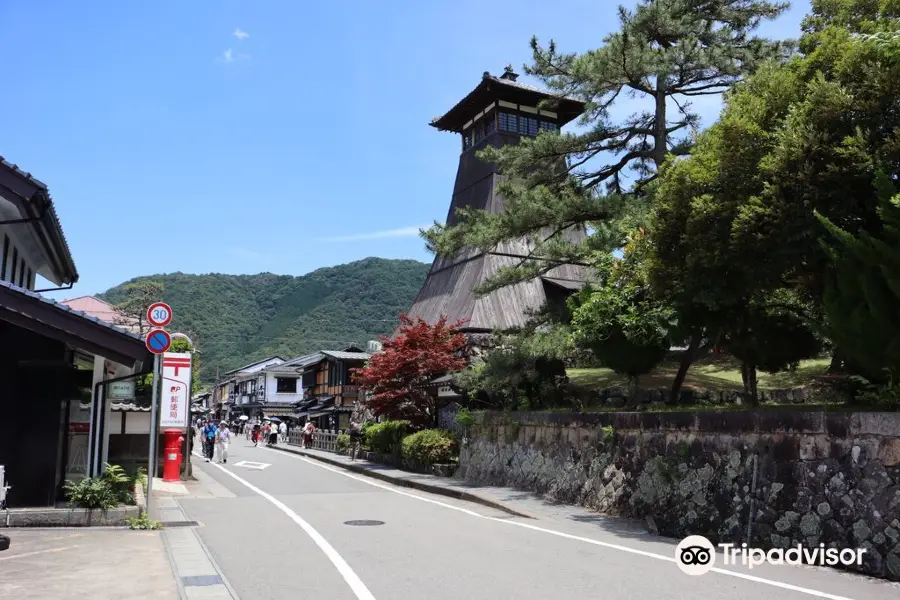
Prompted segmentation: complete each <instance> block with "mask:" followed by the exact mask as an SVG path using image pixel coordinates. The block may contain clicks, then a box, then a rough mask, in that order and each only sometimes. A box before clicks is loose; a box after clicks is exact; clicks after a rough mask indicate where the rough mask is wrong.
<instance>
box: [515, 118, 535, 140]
mask: <svg viewBox="0 0 900 600" xmlns="http://www.w3.org/2000/svg"><path fill="white" fill-rule="evenodd" d="M519 133H520V134H521V135H532V136H534V135H537V134H538V120H537V119H535V118H533V117H524V116H520V117H519Z"/></svg>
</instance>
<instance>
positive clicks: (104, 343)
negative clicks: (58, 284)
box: [0, 281, 153, 369]
mask: <svg viewBox="0 0 900 600" xmlns="http://www.w3.org/2000/svg"><path fill="white" fill-rule="evenodd" d="M0 320H3V321H6V322H7V323H12V324H13V325H17V326H19V327H22V328H23V329H28V330H29V331H33V332H35V333H37V334H39V335H43V336H45V337H48V338H51V339H54V340H59V341H61V342H65V343H66V344H68V345H69V346H72V347H73V348H81V349H82V350H85V351H87V352H90V353H91V354H96V355H99V356H102V357H104V358H107V359H109V360H112V361H114V362H117V363H119V364H120V365H124V366H126V367H135V368H137V369H140V368H142V366H143V365H144V364H145V363H146V364H149V363H150V361H151V359H152V358H153V355H152V354H150V351H149V350H147V347H146V346H145V345H144V340H143V338H141V336H139V335H137V334H134V333H131V332H130V331H126V330H125V329H122V328H121V327H116V326H115V325H112V324H110V323H107V322H105V321H101V320H100V319H97V318H94V317H91V316H88V315H86V314H85V313H83V312H78V311H75V310H72V309H71V308H69V307H68V306H65V305H64V304H60V303H58V302H54V301H53V300H50V299H49V298H45V297H43V296H41V295H39V294H36V293H34V292H32V291H30V290H26V289H23V288H20V287H18V286H14V285H12V284H10V283H7V282H5V281H0Z"/></svg>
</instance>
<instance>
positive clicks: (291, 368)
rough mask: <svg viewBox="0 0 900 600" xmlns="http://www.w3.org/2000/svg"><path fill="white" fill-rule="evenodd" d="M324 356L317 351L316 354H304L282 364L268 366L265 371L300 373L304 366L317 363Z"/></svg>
mask: <svg viewBox="0 0 900 600" xmlns="http://www.w3.org/2000/svg"><path fill="white" fill-rule="evenodd" d="M323 358H324V355H323V354H322V353H321V352H316V353H314V354H306V355H304V356H298V357H296V358H292V359H291V360H289V361H287V362H283V363H281V364H280V365H273V366H271V367H266V368H265V371H267V372H269V373H298V372H299V370H300V369H302V368H303V367H306V366H309V365H311V364H314V363H317V362H319V361H320V360H322V359H323Z"/></svg>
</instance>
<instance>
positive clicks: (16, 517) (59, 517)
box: [0, 506, 141, 527]
mask: <svg viewBox="0 0 900 600" xmlns="http://www.w3.org/2000/svg"><path fill="white" fill-rule="evenodd" d="M140 514H141V508H140V507H138V506H119V507H116V508H111V509H109V510H107V511H105V512H104V511H101V510H93V511H89V510H87V509H84V508H49V507H48V508H21V509H10V510H9V519H8V522H9V525H8V526H9V527H88V526H93V527H99V526H122V525H125V524H126V523H125V519H126V518H127V517H137V516H139V515H140ZM6 524H7V519H2V520H0V527H5V526H6Z"/></svg>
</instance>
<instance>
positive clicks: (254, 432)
mask: <svg viewBox="0 0 900 600" xmlns="http://www.w3.org/2000/svg"><path fill="white" fill-rule="evenodd" d="M259 429H260V428H259V423H254V424H253V428H252V429H251V430H250V438H251V439H252V440H253V447H254V448H256V447H257V446H259V435H260V433H261V432H260V430H259Z"/></svg>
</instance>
